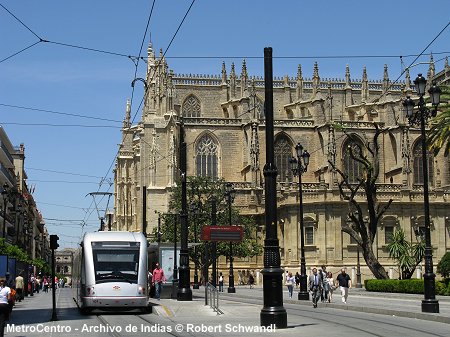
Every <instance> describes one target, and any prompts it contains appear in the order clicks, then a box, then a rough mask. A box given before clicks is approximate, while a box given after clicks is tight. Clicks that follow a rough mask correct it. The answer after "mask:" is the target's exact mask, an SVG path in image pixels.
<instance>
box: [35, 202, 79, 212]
mask: <svg viewBox="0 0 450 337" xmlns="http://www.w3.org/2000/svg"><path fill="white" fill-rule="evenodd" d="M39 205H49V206H57V207H65V208H74V209H81V210H84V208H83V207H76V206H67V205H58V204H51V203H48V202H42V201H39Z"/></svg>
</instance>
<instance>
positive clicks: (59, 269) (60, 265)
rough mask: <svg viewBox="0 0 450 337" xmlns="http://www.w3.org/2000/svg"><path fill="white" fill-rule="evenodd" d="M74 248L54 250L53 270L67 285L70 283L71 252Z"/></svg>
mask: <svg viewBox="0 0 450 337" xmlns="http://www.w3.org/2000/svg"><path fill="white" fill-rule="evenodd" d="M74 251H75V250H74V249H69V248H68V249H64V250H56V251H55V272H56V274H58V275H62V276H63V277H64V278H65V279H66V282H65V283H66V284H67V285H69V286H70V285H72V270H73V254H74Z"/></svg>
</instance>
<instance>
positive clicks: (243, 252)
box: [154, 177, 262, 268]
mask: <svg viewBox="0 0 450 337" xmlns="http://www.w3.org/2000/svg"><path fill="white" fill-rule="evenodd" d="M225 184H226V183H225V181H224V180H223V179H219V180H211V179H210V178H208V177H187V205H188V226H189V232H188V241H189V242H195V241H197V242H198V243H200V244H199V245H197V248H196V249H190V250H189V256H190V259H191V261H194V262H195V263H197V265H198V266H199V267H200V268H201V267H203V266H204V264H207V265H208V266H209V265H210V264H211V262H212V261H211V260H210V259H209V260H208V261H206V260H205V257H206V256H207V254H206V249H208V247H209V245H206V244H205V242H201V241H200V233H201V228H202V227H203V226H209V225H211V224H212V218H211V216H212V200H215V201H216V210H217V212H216V215H217V218H216V219H217V223H216V225H218V226H229V224H230V218H229V205H228V202H227V197H226V196H225ZM180 212H181V184H177V187H175V188H174V190H173V191H172V194H171V197H170V201H169V211H168V213H166V214H161V215H160V216H161V230H160V240H161V242H173V240H174V228H175V225H176V226H177V241H179V240H180V238H181V235H180V234H181V227H180V221H179V214H180ZM231 224H232V225H240V226H242V227H243V229H244V238H243V240H242V242H240V243H233V256H234V257H253V256H255V255H259V254H261V252H262V246H261V245H260V244H258V242H257V236H256V231H257V224H256V222H255V220H254V218H253V217H251V216H242V215H240V214H239V211H238V209H237V208H236V207H234V206H232V207H231ZM195 233H196V234H195ZM154 234H155V237H156V236H157V234H158V233H157V229H156V228H155V229H154ZM216 251H217V257H218V256H220V255H223V256H229V242H217V250H216Z"/></svg>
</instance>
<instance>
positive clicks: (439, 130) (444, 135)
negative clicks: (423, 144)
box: [427, 86, 450, 156]
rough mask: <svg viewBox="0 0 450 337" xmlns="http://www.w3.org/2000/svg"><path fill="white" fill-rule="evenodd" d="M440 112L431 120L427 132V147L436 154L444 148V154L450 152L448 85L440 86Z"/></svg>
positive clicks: (449, 88) (449, 93)
mask: <svg viewBox="0 0 450 337" xmlns="http://www.w3.org/2000/svg"><path fill="white" fill-rule="evenodd" d="M441 90H442V94H441V101H442V102H445V103H444V104H442V105H441V109H440V110H441V113H439V114H438V115H437V116H436V117H434V118H433V119H432V120H431V124H432V125H433V126H432V127H431V129H430V131H429V133H428V137H427V142H428V147H429V149H430V150H431V151H433V153H434V155H435V156H436V155H437V154H438V153H439V151H440V150H441V149H442V148H444V156H448V155H449V153H450V104H449V102H450V86H442V87H441Z"/></svg>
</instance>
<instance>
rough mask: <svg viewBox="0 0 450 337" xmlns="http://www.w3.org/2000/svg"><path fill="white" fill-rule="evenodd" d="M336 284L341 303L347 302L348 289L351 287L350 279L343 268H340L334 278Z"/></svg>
mask: <svg viewBox="0 0 450 337" xmlns="http://www.w3.org/2000/svg"><path fill="white" fill-rule="evenodd" d="M337 286H339V290H340V291H341V298H342V303H344V304H347V297H348V289H350V288H351V287H352V280H351V279H350V276H348V274H347V273H346V272H345V269H344V268H342V269H341V273H340V274H339V275H338V276H337V278H336V287H337Z"/></svg>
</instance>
